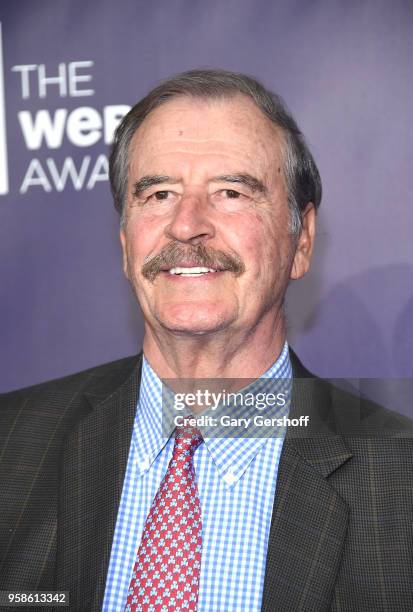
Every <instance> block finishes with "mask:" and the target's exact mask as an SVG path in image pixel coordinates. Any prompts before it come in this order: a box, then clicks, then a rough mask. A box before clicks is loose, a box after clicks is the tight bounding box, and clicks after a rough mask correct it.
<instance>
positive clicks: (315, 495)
mask: <svg viewBox="0 0 413 612" xmlns="http://www.w3.org/2000/svg"><path fill="white" fill-rule="evenodd" d="M292 363H293V370H294V387H293V408H292V413H291V416H292V417H293V418H294V417H299V416H300V415H309V417H310V428H309V430H307V431H303V429H302V428H299V429H296V430H294V429H290V430H289V431H288V434H287V437H286V440H285V442H284V446H283V451H282V454H281V459H280V465H279V471H278V479H277V489H276V496H275V503H274V509H273V515H272V520H271V528H270V535H269V541H268V553H267V564H266V573H265V583H264V592H263V602H262V610H263V611H266V612H270V611H273V610H283V612H290V611H291V612H293V611H294V612H298V611H299V610H302V611H306V610H317V612H323V611H325V610H328V609H329V608H330V605H331V599H332V596H333V588H334V584H335V581H336V576H337V572H338V569H339V564H340V560H341V554H342V549H343V545H344V541H345V536H346V532H347V525H348V519H349V509H348V506H347V504H346V502H345V501H344V500H343V499H342V498H341V497H340V495H339V494H338V493H337V492H336V491H335V489H334V488H333V486H332V485H331V484H330V482H329V481H328V477H329V476H330V475H331V474H332V473H333V472H334V471H335V470H337V469H340V468H341V466H342V465H343V464H344V463H346V462H347V461H348V460H349V459H350V458H351V453H350V452H349V450H348V448H347V446H346V445H345V443H344V440H343V438H342V437H341V436H339V435H337V434H336V433H335V431H334V429H335V423H334V421H332V416H331V415H332V414H333V412H332V410H331V406H330V403H331V402H330V396H329V389H328V386H327V385H326V384H325V383H323V382H322V381H320V380H318V379H315V378H313V377H311V376H310V375H309V373H308V372H306V371H305V370H304V369H303V368H302V366H301V364H299V362H298V360H297V359H296V357H295V356H294V355H292Z"/></svg>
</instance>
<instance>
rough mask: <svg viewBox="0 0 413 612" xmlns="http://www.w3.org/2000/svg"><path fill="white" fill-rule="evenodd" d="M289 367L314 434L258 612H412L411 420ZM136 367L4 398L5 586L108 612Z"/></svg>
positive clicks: (295, 444) (111, 367)
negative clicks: (61, 596) (65, 594)
mask: <svg viewBox="0 0 413 612" xmlns="http://www.w3.org/2000/svg"><path fill="white" fill-rule="evenodd" d="M292 362H293V371H294V376H295V382H294V391H293V393H294V395H293V397H294V402H293V404H294V415H293V416H298V415H299V414H305V415H309V416H310V422H312V423H313V427H312V430H311V431H309V432H308V434H307V435H306V436H305V437H302V430H301V435H297V434H296V435H294V433H292V431H289V432H288V434H287V438H286V441H285V443H284V447H283V451H282V456H281V462H280V467H279V474H278V480H277V490H276V495H275V503H274V509H273V515H272V522H271V530H270V535H269V544H268V555H267V565H266V575H265V585H264V594H263V604H262V609H263V610H265V611H277V612H298V611H299V610H300V611H305V612H324V611H327V610H329V611H334V612H366V611H367V612H370V611H371V612H384V611H386V612H403V611H409V612H411V611H412V610H413V594H412V589H413V543H412V530H413V495H412V489H413V487H412V485H413V439H412V436H413V427H412V423H411V422H410V421H409V420H408V419H404V418H403V417H400V416H398V415H396V414H394V413H392V412H389V411H386V410H384V409H381V408H379V407H378V406H376V405H374V404H372V403H370V402H367V401H359V400H358V399H357V398H355V397H353V396H352V395H350V394H348V393H346V392H343V391H339V390H337V389H336V388H334V387H332V386H331V385H330V384H327V383H325V382H323V381H320V380H319V379H315V378H311V375H310V374H309V373H308V372H307V371H306V370H305V369H304V368H303V366H302V365H301V364H300V362H299V361H298V359H297V358H296V357H295V355H294V354H292ZM140 364H141V359H140V356H138V357H134V358H127V359H123V360H120V361H116V362H114V363H110V364H107V365H103V366H100V367H97V368H93V369H91V370H87V371H85V372H81V373H80V374H75V375H73V376H69V377H67V378H64V379H61V380H57V381H52V382H48V383H44V384H41V385H37V386H35V387H32V388H30V389H25V390H22V391H16V392H13V393H10V394H7V395H4V396H2V397H1V401H0V435H1V444H0V457H1V471H0V491H1V493H0V495H1V507H0V589H3V590H15V591H18V590H26V591H27V590H49V589H56V590H66V591H69V592H70V599H71V606H70V609H71V610H100V608H101V605H102V601H103V595H104V589H105V580H106V573H107V569H108V563H109V557H110V552H111V544H112V538H113V532H114V527H115V522H116V516H117V509H118V505H119V501H120V495H121V490H122V484H123V478H124V473H125V467H126V462H127V457H128V450H129V444H130V439H131V432H132V424H133V419H134V413H135V408H136V402H137V396H138V390H139V381H140ZM299 378H302V380H301V381H300V380H298V379H299ZM36 609H39V608H36Z"/></svg>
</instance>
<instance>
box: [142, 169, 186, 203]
mask: <svg viewBox="0 0 413 612" xmlns="http://www.w3.org/2000/svg"><path fill="white" fill-rule="evenodd" d="M176 183H179V180H178V179H176V178H173V177H171V176H164V175H159V174H154V175H149V176H143V177H142V178H140V179H139V180H138V181H136V183H135V184H134V186H133V191H132V195H133V197H134V198H139V196H141V195H142V193H143V192H144V191H145V189H149V187H152V186H153V185H162V184H163V185H165V184H166V185H173V184H176Z"/></svg>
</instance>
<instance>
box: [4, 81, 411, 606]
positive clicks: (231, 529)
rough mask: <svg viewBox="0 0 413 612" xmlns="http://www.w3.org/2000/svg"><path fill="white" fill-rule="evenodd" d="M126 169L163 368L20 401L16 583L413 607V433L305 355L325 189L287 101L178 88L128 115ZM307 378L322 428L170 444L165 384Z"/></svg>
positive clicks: (104, 598) (12, 529)
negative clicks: (291, 323) (308, 280)
mask: <svg viewBox="0 0 413 612" xmlns="http://www.w3.org/2000/svg"><path fill="white" fill-rule="evenodd" d="M110 173H111V183H112V190H113V194H114V198H115V205H116V207H117V209H118V210H119V212H120V214H121V230H120V239H121V244H122V250H123V267H124V271H125V274H126V277H127V278H128V280H129V282H130V283H131V285H132V287H133V290H134V292H135V294H136V297H137V300H138V301H139V304H140V307H141V309H142V312H143V316H144V321H145V336H144V343H143V356H142V355H139V356H138V357H135V358H127V359H124V360H120V361H117V362H114V363H111V364H107V365H104V366H100V367H98V368H94V369H92V370H88V371H87V372H83V373H80V374H77V375H73V376H70V377H67V378H65V379H62V380H58V381H52V382H50V383H45V384H43V385H38V386H36V387H34V388H31V389H26V390H23V391H20V392H15V393H12V394H9V395H7V396H4V398H3V400H2V412H1V419H2V429H1V431H2V435H3V436H4V442H3V445H2V448H3V450H2V454H3V466H4V467H3V474H2V481H1V482H2V496H3V505H4V510H3V512H2V514H1V525H2V533H1V538H2V539H1V547H2V548H1V564H2V565H1V572H0V573H1V576H2V578H1V579H0V584H1V588H2V589H3V590H13V591H19V590H20V591H21V590H26V591H27V590H37V591H41V590H51V589H56V590H59V591H68V592H69V597H70V606H71V609H73V610H100V609H103V610H124V609H125V606H126V609H128V610H135V609H136V610H137V609H142V610H152V609H153V610H161V609H165V610H167V609H168V610H172V609H176V610H181V609H189V610H193V609H198V610H205V611H212V610H249V611H250V610H260V609H262V610H277V611H281V612H287V611H298V610H302V611H315V612H322V611H324V610H334V611H346V612H350V611H351V612H356V611H362V610H363V611H365V610H371V611H373V610H374V611H375V612H377V611H379V610H382V611H384V610H386V611H387V612H389V611H392V612H401V611H403V610H411V609H412V608H413V599H412V590H411V585H412V577H413V576H412V538H411V524H412V521H411V519H412V514H411V503H412V494H411V484H412V450H413V445H412V441H411V435H410V433H411V425H410V424H409V423H407V422H406V421H404V420H403V419H402V418H401V417H400V418H399V417H398V416H397V415H393V414H392V413H390V412H387V411H385V410H382V409H380V408H378V407H377V406H374V405H372V404H370V403H369V402H364V401H361V400H359V399H357V398H355V397H352V396H351V395H349V394H347V393H345V392H343V391H339V390H338V389H336V388H334V387H332V386H330V385H328V384H326V383H323V382H322V381H318V380H317V379H313V378H311V375H310V374H309V373H308V372H307V371H306V370H305V369H304V368H303V366H302V365H301V364H300V362H299V361H298V359H297V358H296V356H295V355H294V353H292V352H291V351H289V349H288V345H287V344H286V329H285V319H284V314H283V303H284V297H285V292H286V289H287V285H288V283H289V281H290V279H298V278H300V277H302V276H303V275H304V274H305V273H306V272H307V270H308V268H309V265H310V261H311V255H312V250H313V244H314V237H315V221H316V219H315V217H316V209H317V207H318V206H319V203H320V199H321V183H320V179H319V174H318V171H317V168H316V166H315V163H314V160H313V158H312V156H311V154H310V152H309V150H308V148H307V146H306V144H305V142H304V139H303V137H302V135H301V133H300V131H299V129H298V127H297V125H296V123H295V121H294V120H293V119H292V117H291V116H290V115H289V113H288V112H287V111H286V109H285V107H284V106H283V104H282V103H281V101H280V99H279V98H278V97H277V96H275V95H274V94H272V93H271V92H268V91H267V90H266V89H265V88H264V87H263V86H262V85H260V84H259V83H258V82H257V81H255V80H254V79H251V78H249V77H246V76H244V75H239V74H235V73H230V72H225V71H209V70H199V71H192V72H188V73H184V74H182V75H178V76H177V77H174V78H172V79H169V80H167V81H165V82H164V83H162V84H161V85H160V86H159V87H157V88H156V89H154V90H153V91H152V92H150V93H149V94H148V96H146V97H145V98H144V99H143V100H141V101H140V102H139V103H138V104H137V105H136V106H135V107H134V108H133V109H132V110H131V111H130V113H129V114H128V115H127V116H126V117H125V118H124V120H123V122H122V124H121V125H120V127H119V129H118V131H117V134H116V138H115V143H114V148H113V152H112V156H111V168H110ZM292 376H293V377H294V383H293V395H292V398H291V401H289V403H288V411H289V412H287V413H284V415H285V414H290V416H298V415H308V417H309V419H310V421H311V422H312V424H313V429H312V430H311V434H308V433H307V432H306V433H303V432H299V433H298V434H297V433H294V432H293V431H292V429H293V428H291V429H289V430H288V433H287V435H285V431H284V432H283V433H280V434H279V435H276V436H274V437H267V436H261V437H260V436H258V437H242V436H239V437H236V436H235V437H214V436H211V437H209V436H208V435H205V431H204V430H203V429H202V427H200V428H197V429H195V430H194V429H192V430H190V431H189V433H188V432H187V433H188V435H189V438H188V437H187V438H186V439H185V438H184V437H181V435H183V432H184V433H185V430H182V429H181V428H177V431H176V432H173V431H172V430H168V432H167V433H168V435H167V436H166V437H165V435H163V434H165V431H163V419H162V382H161V381H165V380H166V381H170V384H171V385H172V387H173V386H174V381H180V380H188V379H191V380H197V379H225V380H231V381H235V383H234V385H235V386H234V389H237V388H239V387H240V386H242V385H241V382H240V381H241V379H248V380H249V381H251V380H253V381H254V380H255V381H257V382H258V383H261V382H263V381H264V382H265V381H266V380H271V379H275V380H281V379H282V380H287V381H288V380H291V377H292ZM237 379H239V384H238V387H237V384H236V381H237ZM300 381H301V382H300ZM409 427H410V430H409V431H408V428H409ZM280 431H281V430H280ZM406 432H408V433H406ZM408 434H409V435H408ZM168 436H169V437H168ZM185 445H186V446H185ZM182 450H183V452H182V453H181V451H182ZM180 453H181V454H180ZM174 491H175V493H174ZM176 492H178V493H176ZM182 516H183V517H184V518H183V519H179V517H182Z"/></svg>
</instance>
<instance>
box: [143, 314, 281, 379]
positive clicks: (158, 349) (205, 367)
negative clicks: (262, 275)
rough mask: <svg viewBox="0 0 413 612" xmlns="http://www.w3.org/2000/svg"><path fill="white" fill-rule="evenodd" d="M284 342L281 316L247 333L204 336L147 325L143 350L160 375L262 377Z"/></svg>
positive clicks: (225, 331)
mask: <svg viewBox="0 0 413 612" xmlns="http://www.w3.org/2000/svg"><path fill="white" fill-rule="evenodd" d="M284 343H285V322H284V317H283V316H282V315H280V316H279V317H278V318H277V319H276V320H274V321H269V322H268V324H267V325H261V326H259V327H257V328H256V329H253V330H249V331H248V332H245V331H244V332H242V333H241V332H238V333H234V331H232V330H231V331H229V330H224V331H220V332H216V333H212V334H205V335H189V334H188V335H185V334H179V335H178V334H174V333H171V332H169V331H168V330H164V329H154V328H152V327H149V326H148V325H146V326H145V336H144V342H143V351H144V354H145V357H146V359H147V360H148V361H149V363H150V365H151V367H152V369H153V370H154V371H155V372H156V374H157V375H158V376H159V377H160V378H189V379H194V378H235V379H236V378H251V379H255V378H259V377H260V376H261V375H262V374H264V372H266V371H267V370H268V368H269V367H270V366H271V365H272V364H273V363H274V362H275V361H276V359H277V358H278V356H279V355H280V353H281V351H282V348H283V346H284Z"/></svg>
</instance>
